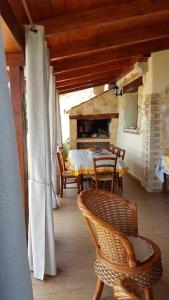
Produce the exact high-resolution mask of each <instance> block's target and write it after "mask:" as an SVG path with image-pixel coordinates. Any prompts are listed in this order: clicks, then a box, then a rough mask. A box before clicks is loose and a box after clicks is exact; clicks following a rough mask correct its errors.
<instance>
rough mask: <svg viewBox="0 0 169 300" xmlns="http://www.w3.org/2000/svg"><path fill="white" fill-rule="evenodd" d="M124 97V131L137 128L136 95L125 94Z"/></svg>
mask: <svg viewBox="0 0 169 300" xmlns="http://www.w3.org/2000/svg"><path fill="white" fill-rule="evenodd" d="M123 96H124V129H129V130H136V129H137V128H138V93H137V92H136V93H126V94H124V95H123Z"/></svg>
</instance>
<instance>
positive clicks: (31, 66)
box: [25, 26, 56, 279]
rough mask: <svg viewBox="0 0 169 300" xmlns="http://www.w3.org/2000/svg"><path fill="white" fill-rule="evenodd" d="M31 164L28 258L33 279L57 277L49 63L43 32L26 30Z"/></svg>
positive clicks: (41, 28) (29, 157) (42, 29)
mask: <svg viewBox="0 0 169 300" xmlns="http://www.w3.org/2000/svg"><path fill="white" fill-rule="evenodd" d="M25 42H26V80H27V118H28V164H29V234H28V256H29V264H30V269H31V270H32V271H34V276H35V277H36V278H38V279H43V278H44V274H49V275H56V259H55V241H54V228H53V216H52V184H51V150H50V131H49V105H48V102H49V99H48V97H49V62H48V50H47V48H46V43H45V42H44V28H43V26H37V32H36V33H35V32H32V31H31V30H30V28H29V27H26V41H25Z"/></svg>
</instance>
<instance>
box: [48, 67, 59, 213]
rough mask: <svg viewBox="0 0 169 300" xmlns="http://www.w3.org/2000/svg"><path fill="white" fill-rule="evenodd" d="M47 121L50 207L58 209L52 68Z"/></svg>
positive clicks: (54, 90)
mask: <svg viewBox="0 0 169 300" xmlns="http://www.w3.org/2000/svg"><path fill="white" fill-rule="evenodd" d="M49 121H50V141H51V165H52V207H53V209H55V208H57V207H59V206H60V205H59V200H58V196H57V191H58V180H57V176H58V167H57V114H56V84H55V77H54V75H53V67H50V77H49Z"/></svg>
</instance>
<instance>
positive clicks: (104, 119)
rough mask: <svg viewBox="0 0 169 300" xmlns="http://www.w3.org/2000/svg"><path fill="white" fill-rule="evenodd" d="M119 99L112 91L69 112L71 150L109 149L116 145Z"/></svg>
mask: <svg viewBox="0 0 169 300" xmlns="http://www.w3.org/2000/svg"><path fill="white" fill-rule="evenodd" d="M117 107H118V106H117V99H116V97H115V96H114V94H113V92H112V91H111V90H110V91H108V92H105V93H103V94H101V95H99V96H96V97H94V98H92V99H90V100H89V101H86V102H84V103H82V104H80V105H78V106H76V107H73V108H72V109H71V110H69V112H68V113H69V119H70V149H80V148H88V147H90V146H95V147H101V148H108V146H109V144H110V143H112V144H115V143H116V134H117V128H118V108H117Z"/></svg>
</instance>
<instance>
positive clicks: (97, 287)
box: [92, 278, 104, 300]
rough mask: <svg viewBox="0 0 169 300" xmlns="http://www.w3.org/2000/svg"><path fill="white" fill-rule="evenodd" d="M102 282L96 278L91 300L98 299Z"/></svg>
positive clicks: (101, 289)
mask: <svg viewBox="0 0 169 300" xmlns="http://www.w3.org/2000/svg"><path fill="white" fill-rule="evenodd" d="M103 286H104V282H103V281H101V280H100V279H99V278H97V282H96V289H95V292H94V295H93V298H92V300H99V299H100V297H101V294H102V291H103Z"/></svg>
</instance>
